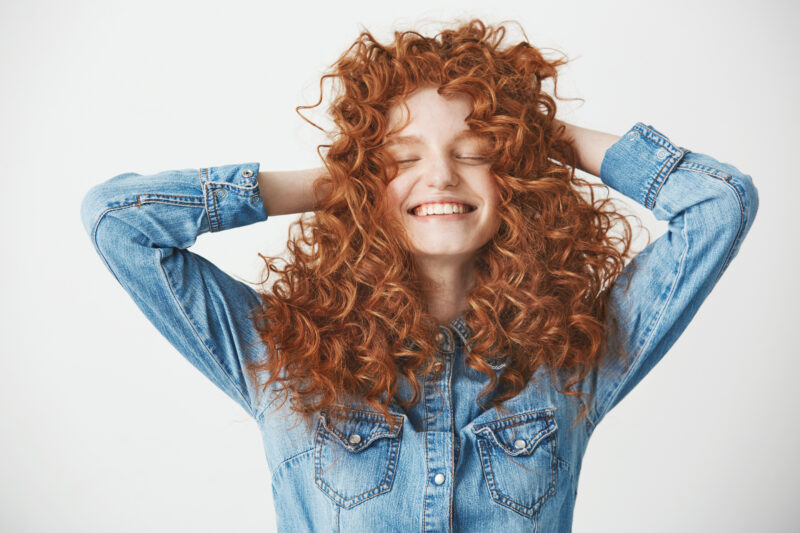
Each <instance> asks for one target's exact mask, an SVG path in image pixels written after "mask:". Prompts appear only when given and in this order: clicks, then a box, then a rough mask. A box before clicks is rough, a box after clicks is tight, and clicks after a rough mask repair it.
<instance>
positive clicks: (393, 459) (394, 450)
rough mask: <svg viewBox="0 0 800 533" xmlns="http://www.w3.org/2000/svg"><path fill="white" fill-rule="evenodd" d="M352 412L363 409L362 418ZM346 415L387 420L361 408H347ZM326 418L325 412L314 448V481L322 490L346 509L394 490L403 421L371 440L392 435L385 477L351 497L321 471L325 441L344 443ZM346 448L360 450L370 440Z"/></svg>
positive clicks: (372, 419) (377, 420)
mask: <svg viewBox="0 0 800 533" xmlns="http://www.w3.org/2000/svg"><path fill="white" fill-rule="evenodd" d="M351 412H360V413H362V415H361V416H360V417H358V418H356V417H350V413H351ZM376 414H377V413H376ZM346 415H347V416H348V417H349V418H356V419H358V420H362V421H366V422H375V423H378V424H381V423H382V422H380V420H383V418H382V417H380V415H379V414H378V418H377V419H376V418H375V417H374V416H373V415H372V414H368V413H367V412H365V411H360V410H352V411H348V412H346ZM326 422H327V420H326V419H325V417H324V415H323V416H321V417H320V420H319V422H318V424H317V431H316V435H315V439H314V448H315V450H314V481H315V484H316V485H317V487H318V488H319V489H320V490H322V492H323V493H324V494H325V495H327V496H328V497H329V498H330V499H331V500H333V501H334V503H336V504H337V505H339V506H341V507H343V508H345V509H349V508H351V507H354V506H356V505H358V504H360V503H363V502H364V501H366V500H368V499H370V498H374V497H375V496H378V495H380V494H383V493H385V492H388V491H389V490H391V488H392V485H393V484H394V478H395V473H396V468H397V461H398V457H399V455H400V454H399V448H400V438H399V434H400V429H401V428H402V425H398V429H397V430H391V429H390V430H389V431H388V432H384V433H381V434H380V436H374V437H371V438H370V439H369V441H368V442H369V443H372V442H374V441H376V440H378V439H379V438H384V437H386V438H389V439H390V441H389V449H388V451H387V454H386V455H387V458H386V462H387V464H386V471H385V472H384V475H383V479H381V481H380V483H379V484H378V485H377V486H376V487H373V488H371V489H369V490H366V491H364V492H362V493H360V494H357V495H355V496H352V497H350V498H345V497H344V496H343V495H341V494H340V493H339V492H338V491H337V490H336V488H335V487H333V486H332V485H330V484H329V483H327V482H326V481H325V480H324V479H322V477H321V474H320V472H321V471H322V465H321V462H320V461H321V454H322V449H323V446H324V445H325V443H326V442H335V443H336V444H337V445H340V446H341V444H342V442H341V441H340V438H339V436H338V434H337V433H338V432H337V433H334V432H332V431H331V430H330V428H328V426H327V424H326ZM383 424H385V422H383ZM331 436H333V437H334V438H335V440H334V439H333V438H331ZM344 449H345V450H347V451H348V452H350V453H360V452H361V451H363V450H364V449H366V444H365V445H364V446H362V447H361V449H360V450H353V449H352V445H350V446H345V448H344Z"/></svg>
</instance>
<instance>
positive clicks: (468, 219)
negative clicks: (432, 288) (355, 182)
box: [387, 88, 500, 262]
mask: <svg viewBox="0 0 800 533" xmlns="http://www.w3.org/2000/svg"><path fill="white" fill-rule="evenodd" d="M406 103H407V105H408V111H409V113H410V117H411V120H410V122H409V123H408V125H407V126H406V127H405V128H404V129H403V130H402V131H400V132H399V133H396V134H394V135H392V136H390V137H389V138H388V139H387V149H388V150H389V151H390V153H391V154H392V155H393V157H394V158H395V159H396V160H397V162H398V165H399V168H398V174H397V177H395V178H394V179H393V180H392V181H391V182H389V184H388V185H387V195H388V198H387V200H388V201H389V205H390V209H391V212H392V213H393V214H395V213H396V214H397V215H398V216H399V217H400V220H401V222H402V224H403V226H404V227H405V229H406V232H407V233H408V237H409V240H410V241H411V243H412V245H413V247H414V249H413V250H412V252H413V253H414V255H415V256H416V257H418V258H424V259H434V260H447V261H460V262H464V261H467V260H469V259H472V258H473V257H474V255H475V252H476V251H477V250H478V249H480V247H481V246H483V245H484V244H486V243H487V242H488V241H489V240H490V239H491V238H492V236H493V235H494V234H495V233H496V232H497V229H498V227H499V223H500V219H499V216H498V212H497V202H498V189H497V184H496V183H495V180H494V178H493V177H492V175H491V172H490V162H489V161H488V160H487V159H486V158H484V157H483V155H484V150H485V145H484V144H483V142H482V140H481V139H480V138H479V137H478V136H476V135H475V134H474V133H472V131H471V130H470V129H469V126H468V125H467V123H466V121H465V119H466V117H467V116H468V114H469V113H470V111H471V109H472V107H471V102H470V99H469V98H468V97H466V96H458V97H448V98H445V97H443V96H441V95H440V94H438V93H437V91H436V89H435V88H424V89H420V90H418V91H416V92H415V93H413V94H412V95H411V96H410V97H409V98H408V99H407V100H406ZM405 113H406V111H405V109H404V108H403V106H394V107H392V108H391V109H390V111H389V128H390V129H395V128H397V127H398V126H399V125H401V124H403V123H404V122H405V118H406V115H405ZM420 206H421V209H418V208H420ZM448 213H450V214H448Z"/></svg>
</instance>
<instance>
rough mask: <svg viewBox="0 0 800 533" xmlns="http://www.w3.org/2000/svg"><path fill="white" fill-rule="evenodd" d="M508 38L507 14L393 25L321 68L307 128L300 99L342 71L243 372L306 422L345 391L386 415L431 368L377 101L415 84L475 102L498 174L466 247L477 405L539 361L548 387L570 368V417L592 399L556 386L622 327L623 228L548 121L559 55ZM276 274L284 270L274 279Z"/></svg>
mask: <svg viewBox="0 0 800 533" xmlns="http://www.w3.org/2000/svg"><path fill="white" fill-rule="evenodd" d="M523 34H524V32H523ZM505 35H506V28H505V26H504V25H503V24H499V25H496V26H491V25H486V24H484V23H483V22H481V21H480V20H471V21H469V22H465V23H461V24H460V25H459V26H458V27H456V28H454V29H446V30H443V31H441V32H440V33H438V34H436V35H435V36H434V37H426V36H424V35H422V34H420V33H418V32H416V31H404V32H399V31H395V33H394V42H392V43H391V44H388V45H383V44H380V43H379V42H377V41H376V39H375V38H374V37H373V36H372V34H371V33H370V32H369V31H366V30H365V31H363V32H362V33H361V34H360V36H359V37H358V39H357V40H356V41H355V42H354V43H353V45H352V46H351V47H350V48H349V49H348V50H347V51H346V52H345V53H344V54H343V55H342V56H341V57H340V58H339V59H338V60H337V61H336V62H335V63H334V64H333V65H332V66H331V69H330V70H329V71H328V72H327V73H325V74H324V75H323V76H322V79H321V80H320V97H319V100H318V101H317V103H316V104H314V105H310V106H298V108H297V112H298V114H300V115H301V116H302V117H303V118H304V119H305V120H307V121H308V122H310V123H311V124H313V125H314V126H317V125H316V124H314V123H313V122H311V121H309V120H308V119H306V118H305V117H304V116H303V115H302V113H300V109H311V108H314V107H317V106H319V105H320V103H321V102H322V92H323V89H322V87H323V82H324V81H325V80H326V79H331V80H332V81H333V82H334V83H335V84H337V85H338V88H339V90H338V91H337V93H336V95H335V98H334V99H333V100H332V103H331V105H330V109H329V111H330V114H331V117H332V119H333V121H334V123H335V126H336V131H335V132H334V133H333V134H332V135H331V143H330V144H324V145H320V146H318V148H317V151H318V153H319V154H320V157H321V158H322V159H323V161H324V164H325V168H326V170H327V175H326V176H322V177H320V178H319V179H318V180H317V181H316V182H315V184H314V191H315V194H318V195H319V196H318V198H320V200H319V201H318V202H317V203H316V204H315V206H314V211H313V213H306V214H303V215H302V216H301V217H300V218H299V219H298V220H297V221H296V222H294V223H293V224H292V226H291V229H290V237H289V241H288V243H287V249H288V252H289V254H290V260H286V259H283V258H277V257H269V258H267V257H264V256H263V255H262V256H261V257H262V259H263V260H264V261H265V266H264V272H263V276H262V283H263V284H264V285H263V286H264V290H262V291H259V294H260V297H261V303H262V305H261V306H260V307H259V308H257V309H255V310H254V313H253V321H254V324H255V327H256V328H257V330H258V332H259V336H260V338H261V340H262V341H263V342H264V344H265V346H266V351H267V357H266V359H265V361H264V362H262V363H258V364H257V365H251V367H250V368H249V370H251V371H252V372H261V371H266V372H267V373H268V376H269V377H268V380H267V381H266V383H265V384H264V389H266V388H267V387H268V386H269V385H270V384H273V383H275V384H278V383H280V385H281V392H282V393H283V396H284V398H283V402H282V403H281V405H283V403H285V402H286V400H287V399H289V398H290V399H291V408H292V410H293V411H295V412H297V413H299V414H301V415H302V417H303V419H304V420H305V421H306V422H307V423H308V422H310V416H309V415H310V414H311V413H313V412H315V411H318V410H320V409H323V408H326V407H329V406H339V405H342V404H345V403H346V402H347V399H348V398H350V399H353V398H357V399H360V400H363V401H365V402H366V403H367V404H368V405H370V406H371V407H373V408H374V409H376V410H377V411H379V412H380V413H381V414H383V415H384V416H385V417H386V419H387V420H389V421H391V420H393V417H392V416H390V413H389V410H388V407H389V404H390V403H391V402H396V403H397V404H398V405H401V406H403V407H408V406H411V405H414V404H416V403H418V402H419V401H420V398H421V395H420V385H419V381H418V377H419V376H420V375H422V374H427V373H429V372H432V371H434V372H435V377H438V376H439V374H440V372H441V367H438V368H437V367H435V366H434V362H435V357H434V355H435V354H436V350H437V346H438V343H437V342H436V341H435V340H434V339H435V336H436V333H437V332H438V325H437V320H436V319H435V317H433V315H431V314H430V313H429V312H428V309H427V305H426V301H425V298H424V297H423V294H424V289H425V284H424V282H423V281H422V280H421V279H420V277H419V275H418V271H417V270H416V268H415V263H414V257H413V256H412V254H411V253H410V252H409V250H410V249H411V248H410V246H409V243H408V242H407V237H406V235H405V233H404V229H403V227H402V226H401V225H400V223H399V222H398V221H395V220H393V219H392V217H391V216H390V213H389V212H388V208H387V205H386V202H385V197H386V194H385V190H386V185H387V183H388V182H389V181H390V180H391V179H393V177H394V176H395V175H396V173H397V162H396V161H395V160H394V159H393V158H392V156H391V155H390V154H389V153H388V151H387V150H386V149H385V144H386V138H387V134H388V133H389V132H388V130H387V128H388V119H387V117H388V112H389V110H390V108H391V107H392V106H393V105H402V104H403V102H404V100H405V99H406V98H408V96H409V95H410V94H411V93H412V92H414V91H415V90H417V89H419V88H421V87H425V86H435V87H437V88H438V91H439V93H440V94H441V95H443V96H447V95H453V94H461V95H467V96H468V97H469V98H470V99H471V101H472V104H473V105H472V107H473V109H472V112H471V113H470V115H469V116H468V117H467V119H466V121H467V124H468V126H469V128H470V129H471V130H472V131H474V132H476V133H478V134H479V135H481V136H483V137H484V138H485V139H487V140H488V141H489V145H490V146H491V151H490V153H489V154H488V155H489V158H490V161H491V173H492V176H493V178H494V179H495V180H496V182H497V184H498V188H499V203H498V209H499V211H500V218H501V223H500V227H499V229H498V231H497V233H496V234H495V235H494V237H493V238H492V239H491V240H490V241H489V242H487V243H486V244H485V245H484V246H483V247H482V248H481V249H480V250H478V255H477V257H476V260H475V265H474V269H475V279H476V283H475V285H474V287H473V288H472V289H471V290H469V292H468V294H467V300H468V310H467V311H466V314H465V315H464V318H465V320H466V322H467V324H468V326H469V327H470V328H471V329H472V331H473V332H475V333H474V336H473V337H472V338H471V340H470V343H469V348H470V349H469V350H467V353H468V355H467V357H466V364H467V365H468V366H469V367H470V368H472V369H474V370H476V371H479V372H482V373H484V374H486V375H487V376H488V377H489V379H490V382H489V385H488V386H487V388H486V389H484V390H483V391H482V392H481V394H480V395H479V397H478V402H479V404H480V403H481V400H482V399H483V398H484V397H486V396H487V395H489V394H490V393H492V396H491V401H490V402H489V404H488V405H489V406H492V407H495V408H497V409H502V404H503V402H505V401H506V400H508V399H510V398H513V397H514V396H516V395H517V394H519V393H520V392H521V391H522V390H523V389H524V388H525V386H526V384H527V383H528V382H529V380H530V379H531V376H533V374H534V372H536V370H537V369H538V368H539V367H540V366H541V365H546V368H547V369H549V371H550V375H551V377H553V378H554V381H553V382H554V383H558V382H559V380H558V379H555V378H556V377H557V376H556V371H558V372H563V371H566V374H564V373H561V374H560V376H561V377H564V376H567V377H568V380H567V382H566V383H565V384H564V385H565V386H564V388H563V390H560V391H559V392H562V393H564V394H568V395H571V396H579V398H578V399H579V402H580V404H581V405H582V406H583V409H582V411H581V412H580V414H579V416H578V419H580V418H581V417H582V416H584V415H585V414H586V413H587V411H588V407H587V405H588V404H586V403H584V402H583V401H581V400H580V396H583V395H586V394H591V393H587V392H584V391H579V390H578V391H573V390H568V389H570V388H571V387H572V386H573V385H575V384H578V383H580V382H581V381H582V380H583V379H584V378H585V377H586V376H587V374H588V373H589V371H590V370H591V369H592V368H593V367H595V366H596V365H597V364H598V363H599V362H600V361H601V359H602V358H603V357H604V355H605V352H606V351H607V350H606V349H605V348H606V340H607V338H608V336H609V335H612V334H613V331H612V330H613V327H612V326H613V324H616V319H615V317H614V316H613V312H612V309H611V306H610V305H609V303H610V300H609V298H608V295H609V292H610V291H609V290H608V289H609V288H610V287H611V286H612V285H613V284H614V282H615V281H616V280H617V278H618V277H620V275H621V274H622V272H623V267H624V266H625V264H626V258H627V257H628V256H629V252H630V245H631V240H632V235H631V227H630V224H629V222H628V221H627V220H626V218H625V216H623V215H621V214H619V212H618V211H617V210H616V209H614V207H613V203H612V200H611V199H610V198H608V195H607V194H606V195H604V197H602V198H600V199H597V200H596V199H595V195H594V190H593V188H594V187H601V188H603V189H604V190H605V192H606V193H607V192H608V187H607V186H605V185H604V184H602V183H599V184H591V183H589V182H587V181H586V180H583V179H581V178H580V177H578V176H577V175H576V174H575V167H576V165H577V153H576V151H575V149H574V148H573V146H572V144H571V142H570V140H569V139H568V138H567V136H566V133H565V128H564V126H563V125H560V124H558V123H557V122H555V121H554V119H555V114H556V105H555V100H554V98H553V97H552V96H550V95H549V94H548V93H547V92H546V91H545V90H544V89H543V83H544V82H546V81H547V80H548V79H551V81H552V83H553V91H552V92H553V96H555V97H556V98H559V99H562V98H561V97H559V96H557V92H556V88H557V68H558V67H560V66H561V65H563V64H566V63H567V60H565V59H563V58H561V59H554V60H547V59H545V57H543V55H542V54H541V52H540V51H539V50H537V48H535V47H533V46H532V45H531V44H529V43H528V42H527V38H526V39H525V40H523V41H522V42H518V43H516V44H513V45H506V44H505V43H504V42H503V41H504V38H505ZM317 127H319V126H317ZM320 129H322V128H320ZM323 149H325V152H324V155H323V151H322V150H323ZM583 188H585V189H587V190H588V193H589V194H588V195H585V194H582V191H581V189H583ZM586 196H588V198H587V197H586ZM616 223H619V224H620V225H621V227H622V231H621V232H619V233H620V234H621V235H615V234H614V231H613V230H614V229H615V228H616ZM292 234H293V235H292ZM278 261H283V262H284V263H285V266H284V267H283V268H280V267H279V266H278V265H277V262H278ZM271 272H272V273H275V274H277V275H278V278H277V280H276V281H275V282H274V284H273V286H272V290H271V291H270V290H267V289H266V287H267V285H266V284H267V282H268V280H269V277H270V273H271ZM615 351H616V350H615ZM498 361H500V362H502V364H503V371H502V372H501V375H500V377H499V378H498V373H497V372H496V371H495V369H494V368H493V364H494V363H496V362H498ZM399 375H402V376H404V377H405V378H406V379H408V380H409V383H410V384H411V386H412V388H413V390H414V395H413V396H412V397H411V398H409V399H402V398H396V397H395V396H396V394H397V378H398V376H399ZM483 407H484V408H488V407H486V406H485V405H484V406H483ZM390 423H391V422H390Z"/></svg>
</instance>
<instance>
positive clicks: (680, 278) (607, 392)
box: [571, 122, 758, 430]
mask: <svg viewBox="0 0 800 533" xmlns="http://www.w3.org/2000/svg"><path fill="white" fill-rule="evenodd" d="M571 131H572V132H573V133H574V136H575V139H576V146H577V148H578V150H579V152H580V159H581V161H582V165H583V167H584V169H585V170H586V171H588V172H592V173H594V172H595V171H598V169H599V172H598V174H599V176H600V178H601V180H602V181H603V182H604V183H605V184H606V185H608V186H610V187H612V188H614V189H616V190H617V191H619V192H621V193H622V194H624V195H625V196H627V197H629V198H631V199H632V200H634V201H636V202H638V203H640V204H641V205H643V206H644V207H646V208H648V209H650V210H651V211H652V212H653V215H654V216H655V217H656V218H657V219H658V220H666V221H668V222H669V225H668V229H667V232H666V233H665V234H664V235H662V236H661V237H659V238H658V239H656V240H655V241H654V242H652V243H651V244H650V245H649V246H647V247H646V248H645V249H644V250H642V251H641V252H640V253H639V254H637V255H636V257H634V258H633V259H632V260H631V261H630V262H629V263H628V264H627V265H626V267H625V269H624V271H623V274H622V277H621V278H620V279H619V280H618V281H617V283H615V284H614V286H613V287H612V288H611V292H610V302H611V304H612V306H614V307H616V308H617V310H618V313H619V317H620V324H619V325H620V336H619V337H618V338H614V337H611V338H610V339H609V343H608V352H609V358H607V359H606V360H605V361H604V363H603V364H601V365H600V367H599V368H598V369H596V371H595V372H593V373H592V374H590V376H589V378H588V379H587V380H586V381H585V382H584V389H583V390H584V392H592V393H594V397H593V399H592V402H591V405H590V417H589V419H590V423H591V426H590V430H591V429H593V428H594V426H596V424H597V423H599V422H600V420H601V419H602V418H603V417H604V416H605V415H606V413H608V412H609V411H610V410H611V409H613V408H614V407H615V406H616V405H617V404H618V403H619V402H620V401H621V400H622V399H623V398H624V397H625V396H626V395H627V394H628V393H629V392H630V391H631V390H632V389H633V388H634V387H635V386H636V385H637V384H638V383H639V382H640V381H641V380H642V378H644V376H646V375H647V374H648V373H649V372H650V370H652V368H653V367H654V366H655V365H656V364H657V363H658V362H659V361H660V360H661V358H662V357H663V356H664V355H665V354H666V353H667V351H668V350H669V349H670V348H671V347H672V345H673V344H674V343H675V341H676V340H677V339H678V337H679V336H680V335H681V333H683V331H684V330H685V329H686V327H687V326H688V324H689V322H690V321H691V319H692V318H693V317H694V315H695V314H696V313H697V310H698V309H699V307H700V305H701V304H702V302H703V301H704V300H705V299H706V297H707V296H708V295H709V293H710V292H711V289H712V288H713V287H714V286H715V285H716V283H717V282H718V281H719V279H720V277H721V276H722V274H723V273H724V272H725V270H726V269H727V268H728V266H729V265H730V263H731V261H732V260H733V258H734V257H735V256H736V255H737V253H738V252H739V249H740V247H741V244H742V241H743V240H744V238H745V236H746V235H747V233H748V232H749V230H750V227H751V226H752V224H753V221H754V219H755V216H756V212H757V211H758V190H757V189H756V187H755V186H754V185H753V180H752V178H751V177H750V176H749V175H747V174H744V173H743V172H741V171H740V170H739V169H737V168H736V167H734V166H733V165H730V164H728V163H722V162H720V161H718V160H717V159H715V158H713V157H711V156H708V155H704V154H700V153H695V152H692V151H690V150H688V149H686V148H683V147H681V146H678V145H677V144H674V143H673V142H672V141H670V139H669V138H667V137H666V136H665V135H664V134H663V133H661V132H659V131H658V130H656V129H655V128H653V127H652V126H649V125H645V124H643V123H641V122H637V123H636V124H635V125H634V126H633V127H632V128H630V130H629V131H628V132H626V133H625V134H624V135H623V136H621V137H616V141H613V142H612V140H613V139H614V137H615V136H610V135H609V134H602V133H600V132H592V131H591V130H585V129H583V128H571ZM609 142H611V144H610V145H609ZM605 147H607V149H605V151H604V155H603V157H602V159H601V160H600V161H599V162H598V156H599V154H600V153H601V151H603V149H604V148H605ZM620 346H624V348H625V351H626V353H627V356H628V359H627V363H628V364H627V365H626V361H625V360H623V359H621V358H619V357H617V354H618V353H619V347H620Z"/></svg>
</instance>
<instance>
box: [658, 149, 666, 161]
mask: <svg viewBox="0 0 800 533" xmlns="http://www.w3.org/2000/svg"><path fill="white" fill-rule="evenodd" d="M668 155H669V152H667V151H666V150H664V149H663V148H659V149H658V151H656V157H657V158H659V159H666V158H667V156H668Z"/></svg>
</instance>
